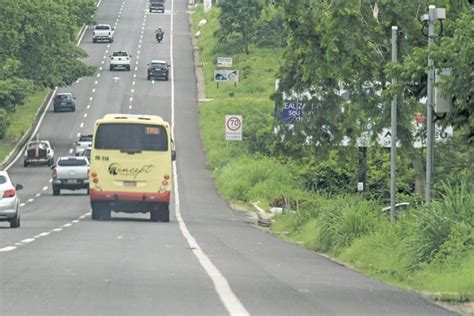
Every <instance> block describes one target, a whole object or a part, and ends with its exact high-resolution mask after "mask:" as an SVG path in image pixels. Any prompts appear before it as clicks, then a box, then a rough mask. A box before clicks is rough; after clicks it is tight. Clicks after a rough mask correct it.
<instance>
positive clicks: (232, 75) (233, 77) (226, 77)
mask: <svg viewBox="0 0 474 316" xmlns="http://www.w3.org/2000/svg"><path fill="white" fill-rule="evenodd" d="M214 81H215V82H218V83H219V82H222V83H237V82H239V71H238V70H215V71H214Z"/></svg>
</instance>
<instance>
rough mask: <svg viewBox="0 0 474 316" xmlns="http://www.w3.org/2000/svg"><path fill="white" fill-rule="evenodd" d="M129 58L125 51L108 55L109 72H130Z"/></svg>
mask: <svg viewBox="0 0 474 316" xmlns="http://www.w3.org/2000/svg"><path fill="white" fill-rule="evenodd" d="M130 57H132V55H129V54H128V53H127V52H125V51H116V52H113V53H112V55H110V71H113V70H115V69H125V70H128V71H130Z"/></svg>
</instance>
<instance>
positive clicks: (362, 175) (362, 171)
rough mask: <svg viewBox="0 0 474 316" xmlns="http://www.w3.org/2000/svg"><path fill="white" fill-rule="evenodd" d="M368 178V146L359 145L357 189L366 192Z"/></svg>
mask: <svg viewBox="0 0 474 316" xmlns="http://www.w3.org/2000/svg"><path fill="white" fill-rule="evenodd" d="M366 179H367V147H362V146H361V147H359V182H358V184H357V191H359V192H362V193H363V192H365V187H366V183H365V182H366Z"/></svg>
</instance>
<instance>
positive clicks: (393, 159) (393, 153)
mask: <svg viewBox="0 0 474 316" xmlns="http://www.w3.org/2000/svg"><path fill="white" fill-rule="evenodd" d="M392 62H394V63H397V62H398V27H397V26H392ZM395 84H397V79H396V78H392V85H395ZM391 119H392V126H391V133H392V135H391V146H390V221H391V222H392V223H393V222H394V220H395V203H396V200H397V182H396V179H397V95H394V96H393V99H392V105H391Z"/></svg>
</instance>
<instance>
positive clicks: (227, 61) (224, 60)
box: [217, 57, 232, 68]
mask: <svg viewBox="0 0 474 316" xmlns="http://www.w3.org/2000/svg"><path fill="white" fill-rule="evenodd" d="M217 67H218V68H230V67H232V57H217Z"/></svg>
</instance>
